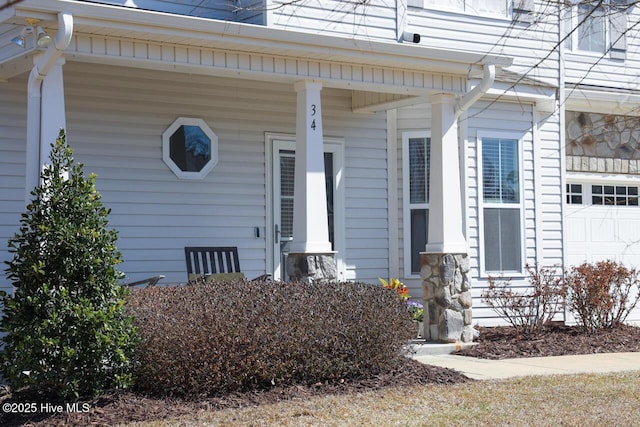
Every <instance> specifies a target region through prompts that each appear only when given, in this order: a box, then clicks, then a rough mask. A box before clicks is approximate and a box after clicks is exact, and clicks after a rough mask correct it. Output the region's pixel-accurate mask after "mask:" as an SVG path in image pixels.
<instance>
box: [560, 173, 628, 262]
mask: <svg viewBox="0 0 640 427" xmlns="http://www.w3.org/2000/svg"><path fill="white" fill-rule="evenodd" d="M565 229H566V240H565V245H566V255H567V259H566V262H565V265H566V266H567V267H570V266H572V265H578V264H581V263H583V262H585V261H588V262H594V261H600V260H605V259H612V260H616V261H620V262H622V263H624V264H625V265H626V266H627V267H640V207H639V206H638V187H637V186H633V185H631V186H630V185H603V184H590V183H569V184H567V204H566V205H565Z"/></svg>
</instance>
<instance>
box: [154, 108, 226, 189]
mask: <svg viewBox="0 0 640 427" xmlns="http://www.w3.org/2000/svg"><path fill="white" fill-rule="evenodd" d="M180 126H197V127H199V128H200V129H201V130H202V132H204V134H205V135H207V137H209V140H210V141H211V158H210V159H209V161H208V162H207V163H206V164H205V165H204V166H203V167H202V169H200V171H198V172H193V171H183V170H182V169H180V167H179V166H178V165H177V164H176V163H175V162H174V161H173V159H172V158H171V145H170V143H171V141H170V139H171V136H172V135H173V134H174V133H175V132H176V130H178V128H179V127H180ZM162 160H163V161H164V162H165V163H166V165H167V166H169V169H171V171H172V172H173V173H174V174H175V175H176V176H177V177H178V178H180V179H191V180H194V179H204V178H205V177H206V176H207V175H208V174H209V172H211V171H212V170H213V168H214V167H215V166H216V165H217V164H218V136H217V135H216V134H215V132H213V130H212V129H211V128H210V127H209V125H208V124H207V123H206V122H205V121H204V120H202V119H198V118H193V117H178V118H177V119H176V120H174V122H173V123H171V125H170V126H169V127H168V128H167V129H166V130H165V131H164V132H163V133H162Z"/></svg>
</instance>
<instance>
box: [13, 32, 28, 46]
mask: <svg viewBox="0 0 640 427" xmlns="http://www.w3.org/2000/svg"><path fill="white" fill-rule="evenodd" d="M23 32H24V30H23ZM11 43H13V44H17V45H18V46H20V47H22V48H24V47H25V46H24V35H23V33H20V34H19V35H17V36H15V37H14V38H12V39H11Z"/></svg>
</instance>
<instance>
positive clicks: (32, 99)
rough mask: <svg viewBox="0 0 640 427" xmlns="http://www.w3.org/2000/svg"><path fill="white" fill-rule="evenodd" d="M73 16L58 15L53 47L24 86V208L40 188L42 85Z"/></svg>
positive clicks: (67, 38) (65, 44) (68, 39)
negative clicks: (32, 192) (25, 135)
mask: <svg viewBox="0 0 640 427" xmlns="http://www.w3.org/2000/svg"><path fill="white" fill-rule="evenodd" d="M72 34H73V16H72V15H71V14H68V13H59V14H58V33H57V34H56V38H55V40H54V41H53V43H52V44H51V45H50V46H49V47H48V48H47V50H46V51H45V53H44V54H42V56H40V57H38V58H36V60H35V61H34V62H35V64H34V66H33V69H32V70H31V74H29V82H28V85H27V153H26V176H25V179H26V184H25V204H29V202H30V201H31V191H32V190H33V189H34V188H35V187H36V186H37V185H38V184H39V181H40V172H41V170H40V169H41V167H42V161H43V159H41V158H40V145H41V144H40V135H41V132H42V129H41V128H42V123H41V116H42V82H43V81H44V78H45V77H46V76H47V73H48V72H49V70H51V67H53V66H54V65H55V63H56V61H57V60H58V59H59V58H60V57H61V56H62V55H63V54H64V51H65V50H66V49H67V47H68V46H69V43H71V35H72Z"/></svg>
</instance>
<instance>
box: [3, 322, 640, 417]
mask: <svg viewBox="0 0 640 427" xmlns="http://www.w3.org/2000/svg"><path fill="white" fill-rule="evenodd" d="M478 329H479V330H480V338H479V340H478V345H476V346H474V347H471V348H469V349H465V350H462V351H460V352H458V353H456V354H459V355H464V356H472V357H481V358H485V359H506V358H515V357H540V356H559V355H564V354H590V353H614V352H626V351H633V352H638V351H640V328H638V327H632V326H620V327H618V328H615V329H605V330H601V331H598V332H596V333H593V334H585V333H584V332H583V331H582V330H580V329H579V328H578V327H575V326H571V327H570V326H563V325H554V326H549V327H546V328H544V329H542V330H540V331H538V332H536V333H535V334H532V335H530V336H523V335H521V334H519V333H517V332H516V331H515V330H514V329H513V328H511V327H490V328H487V327H480V328H478ZM466 381H470V380H469V379H468V378H467V377H465V376H464V375H463V374H461V373H459V372H457V371H454V370H451V369H446V368H440V367H435V366H429V365H423V364H421V363H418V362H416V361H415V360H412V359H403V362H402V363H400V364H398V365H397V367H396V369H395V370H394V371H392V372H387V373H384V374H382V375H377V376H375V377H371V378H359V379H345V380H341V381H338V382H333V383H318V384H313V385H297V384H293V385H279V386H275V387H273V388H271V389H268V390H258V391H251V392H246V393H232V394H228V395H224V396H218V397H209V398H197V399H179V398H159V397H150V396H143V395H140V394H135V393H132V392H112V393H108V394H104V395H102V396H100V397H98V398H95V399H93V400H89V401H83V402H81V403H80V405H82V404H83V403H86V406H85V407H86V408H87V409H88V411H87V412H81V411H80V412H67V411H66V410H63V411H62V412H61V413H43V411H40V410H39V411H38V412H37V413H35V414H15V413H10V414H7V413H6V411H0V425H2V426H17V425H30V426H31V425H34V426H35V425H38V426H60V425H114V424H118V423H127V422H133V421H150V420H161V419H166V418H173V417H179V416H183V415H194V414H197V413H200V412H204V411H209V410H220V409H227V408H242V407H247V406H257V405H262V404H269V403H275V402H279V401H284V400H298V399H307V398H309V397H312V396H320V395H326V394H352V393H359V392H363V391H371V390H380V389H383V388H385V387H393V386H411V385H426V384H456V383H462V382H466ZM31 402H34V403H36V404H37V407H38V408H40V405H41V404H46V403H49V404H52V405H59V404H60V405H63V407H64V406H65V403H64V402H55V401H52V400H51V399H46V398H43V397H41V396H34V395H29V394H26V393H8V392H6V391H5V392H4V394H3V392H2V390H0V404H5V403H10V404H11V403H13V404H24V403H31ZM82 408H83V407H82V406H80V409H82Z"/></svg>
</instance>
